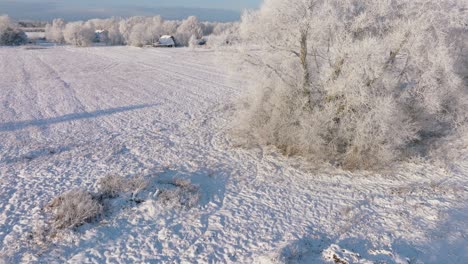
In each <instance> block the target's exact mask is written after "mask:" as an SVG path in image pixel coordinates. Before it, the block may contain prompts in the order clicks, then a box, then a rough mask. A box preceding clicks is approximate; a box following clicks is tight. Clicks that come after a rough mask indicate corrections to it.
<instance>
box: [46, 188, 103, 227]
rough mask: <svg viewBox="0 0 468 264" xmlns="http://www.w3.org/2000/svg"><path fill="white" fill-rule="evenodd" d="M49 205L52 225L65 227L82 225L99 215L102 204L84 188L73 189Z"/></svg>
mask: <svg viewBox="0 0 468 264" xmlns="http://www.w3.org/2000/svg"><path fill="white" fill-rule="evenodd" d="M49 207H50V208H51V209H52V213H53V219H52V227H53V228H55V229H65V228H73V227H77V226H80V225H82V224H84V223H86V222H89V221H92V220H93V219H95V218H96V217H98V216H99V215H100V214H101V213H102V211H103V207H102V205H101V204H100V203H99V202H98V201H96V200H95V199H94V198H93V196H92V195H91V194H90V193H89V192H87V191H83V190H79V189H77V190H71V191H69V192H66V193H63V194H62V195H60V196H59V197H57V198H55V199H54V200H53V201H52V202H51V203H50V204H49Z"/></svg>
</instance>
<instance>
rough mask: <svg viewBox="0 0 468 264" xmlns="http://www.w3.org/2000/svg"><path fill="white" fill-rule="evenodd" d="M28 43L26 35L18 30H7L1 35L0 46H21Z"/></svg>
mask: <svg viewBox="0 0 468 264" xmlns="http://www.w3.org/2000/svg"><path fill="white" fill-rule="evenodd" d="M27 41H28V37H27V36H26V33H24V31H22V30H19V29H16V28H7V29H6V30H4V31H3V32H1V33H0V46H19V45H22V44H25V43H26V42H27Z"/></svg>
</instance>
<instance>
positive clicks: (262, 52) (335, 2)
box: [237, 0, 468, 169]
mask: <svg viewBox="0 0 468 264" xmlns="http://www.w3.org/2000/svg"><path fill="white" fill-rule="evenodd" d="M463 4H464V3H463V1H449V0H424V1H422V0H393V1H373V0H296V1H286V0H265V2H264V3H263V5H262V7H261V9H260V10H258V11H254V12H249V13H246V14H245V15H244V16H243V19H242V22H241V25H240V36H241V38H242V42H243V43H244V46H243V47H242V48H241V51H242V53H243V56H242V58H243V61H242V63H243V67H244V69H245V72H256V74H257V75H258V74H259V73H260V72H261V73H262V74H260V76H261V77H260V78H258V81H257V82H256V83H255V87H256V88H257V89H255V91H256V96H250V97H249V99H246V102H244V103H243V104H242V107H240V110H239V118H238V121H239V122H237V125H238V128H239V131H240V132H243V133H247V134H248V135H250V137H249V138H250V139H252V140H254V141H256V142H260V143H262V144H266V145H274V146H276V147H278V148H279V149H281V150H282V151H283V152H284V153H285V154H287V155H296V154H297V155H303V156H306V157H308V158H311V159H314V160H326V161H329V162H331V163H333V164H336V165H341V166H343V167H345V168H349V169H357V168H372V167H376V166H382V165H385V164H387V163H389V162H392V161H394V160H396V159H400V158H402V157H403V155H405V154H407V153H408V150H409V149H411V147H412V146H416V145H426V144H428V142H432V141H433V140H434V139H435V138H440V137H443V136H446V135H448V134H450V133H455V131H456V130H457V128H458V127H460V126H463V125H465V124H466V121H467V114H466V111H467V108H466V105H467V103H466V102H468V98H467V88H466V86H465V85H464V83H463V82H462V81H461V79H460V77H459V75H457V74H456V73H455V71H454V63H455V59H454V57H453V55H452V52H451V49H452V45H453V43H452V41H451V39H449V37H448V36H449V35H448V33H449V32H451V31H452V30H453V29H456V28H459V29H460V28H463V27H466V25H467V16H466V14H464V12H466V11H465V10H466V9H465V7H464V6H463Z"/></svg>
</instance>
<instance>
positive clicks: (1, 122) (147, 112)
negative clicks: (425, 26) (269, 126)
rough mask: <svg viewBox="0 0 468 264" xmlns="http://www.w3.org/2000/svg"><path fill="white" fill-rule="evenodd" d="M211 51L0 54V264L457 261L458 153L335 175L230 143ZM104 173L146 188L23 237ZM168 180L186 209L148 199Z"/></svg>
mask: <svg viewBox="0 0 468 264" xmlns="http://www.w3.org/2000/svg"><path fill="white" fill-rule="evenodd" d="M223 56H224V54H223V53H216V52H213V51H211V50H205V49H204V50H190V49H139V48H132V47H94V48H74V47H69V46H58V47H43V48H41V49H25V48H21V47H20V48H0V73H1V75H0V89H1V93H0V262H1V260H3V261H4V262H5V263H19V262H29V263H63V262H70V263H103V262H109V263H133V262H139V263H196V262H199V263H214V262H216V263H217V262H221V263H276V262H286V263H323V262H331V263H333V262H340V261H346V262H350V263H372V262H387V263H462V262H466V259H467V257H468V253H467V251H466V248H468V243H467V230H468V226H467V221H466V219H468V207H467V204H468V203H467V202H468V184H467V183H468V177H467V176H468V151H467V152H466V153H462V155H460V157H459V158H457V159H456V160H452V161H451V162H450V163H449V164H445V165H444V166H441V165H435V164H431V163H430V162H426V161H423V160H418V161H414V162H412V163H405V164H400V165H398V166H393V167H391V168H389V169H388V170H387V171H384V172H381V173H371V172H355V173H350V172H346V171H341V170H337V169H333V168H330V167H327V166H323V167H312V166H310V165H308V164H307V163H306V162H304V161H303V160H301V159H298V158H286V157H283V156H281V155H280V154H279V153H278V152H277V151H275V150H274V149H270V148H265V147H256V148H251V149H245V148H239V147H237V146H236V144H235V142H233V140H232V137H231V136H230V134H229V133H228V131H229V125H230V120H231V119H230V118H231V114H232V111H233V105H232V100H233V99H235V98H237V97H238V96H239V95H240V94H241V92H242V88H243V87H244V86H245V85H244V84H245V82H246V80H242V79H241V78H240V77H236V76H231V75H230V74H228V72H227V70H226V69H225V68H226V67H223V65H222V64H220V61H223ZM161 60H163V61H171V62H173V63H169V64H167V63H165V66H164V67H160V66H159V65H160V61H161ZM110 174H114V175H119V176H122V177H132V176H144V177H147V178H149V179H152V180H153V181H155V182H156V184H155V185H149V186H150V187H149V189H147V190H146V191H145V192H144V193H142V195H144V201H143V202H141V203H138V204H136V203H129V202H128V201H124V200H115V201H113V202H112V203H111V205H112V206H111V209H110V210H109V212H108V213H106V214H105V215H104V216H103V217H102V219H100V220H99V221H97V222H93V223H89V224H86V225H84V226H81V227H79V228H77V229H76V230H69V231H64V232H63V233H60V234H58V235H56V236H55V237H53V238H51V239H50V241H46V242H41V241H39V240H40V239H38V238H37V235H36V234H35V231H34V230H35V228H36V227H35V226H36V225H38V223H41V221H42V220H47V217H48V213H47V211H45V210H44V208H45V206H46V205H47V203H48V202H50V201H51V200H52V199H53V198H54V197H57V196H58V195H60V194H61V193H63V192H66V191H69V190H71V189H74V188H83V189H87V190H90V191H95V189H96V184H97V182H98V181H99V179H101V178H103V177H105V176H107V175H110ZM174 179H185V180H188V181H190V182H191V183H192V184H195V185H196V186H198V188H199V190H200V192H201V198H200V200H199V204H198V205H197V206H195V207H193V208H178V207H172V206H167V205H165V204H164V203H161V202H160V201H159V200H158V199H157V192H158V190H159V189H158V188H159V187H158V186H160V185H161V184H165V183H167V182H169V181H171V180H174ZM158 184H159V185H158Z"/></svg>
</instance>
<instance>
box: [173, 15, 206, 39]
mask: <svg viewBox="0 0 468 264" xmlns="http://www.w3.org/2000/svg"><path fill="white" fill-rule="evenodd" d="M192 36H193V37H194V38H195V39H200V38H201V37H202V27H201V24H200V22H199V21H198V18H197V17H195V16H190V17H188V18H187V19H186V20H184V21H182V24H180V26H179V27H178V28H177V33H176V35H175V39H176V41H177V44H178V45H180V46H189V42H190V38H192Z"/></svg>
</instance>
